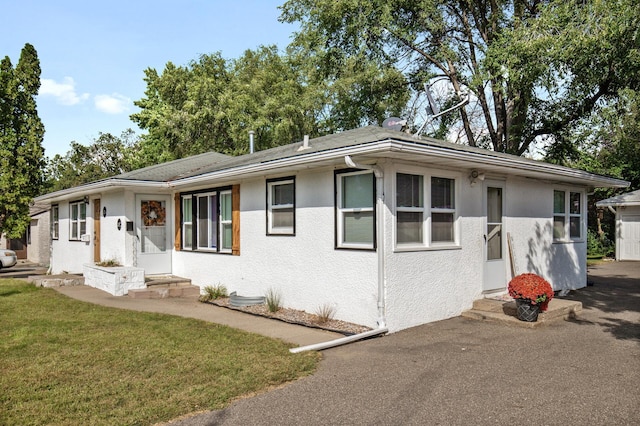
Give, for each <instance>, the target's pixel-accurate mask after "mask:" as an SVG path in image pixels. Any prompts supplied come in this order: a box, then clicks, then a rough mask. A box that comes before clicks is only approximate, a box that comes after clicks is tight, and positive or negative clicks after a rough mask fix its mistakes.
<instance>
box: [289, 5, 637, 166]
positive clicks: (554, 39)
mask: <svg viewBox="0 0 640 426" xmlns="http://www.w3.org/2000/svg"><path fill="white" fill-rule="evenodd" d="M281 9H282V15H281V20H282V21H284V22H297V23H299V24H300V26H301V29H300V31H299V32H298V33H297V34H296V35H295V38H294V42H293V45H292V46H291V51H294V52H296V53H297V54H299V55H301V56H304V57H306V58H308V60H309V61H310V62H311V63H312V64H313V66H314V67H316V68H317V69H318V70H320V72H321V74H322V76H324V77H326V78H328V79H339V78H340V77H341V76H342V75H343V73H344V72H345V70H346V69H347V64H348V63H349V61H350V60H351V59H353V58H356V59H358V60H359V61H362V62H364V63H375V64H377V65H378V66H379V67H380V68H381V69H389V68H393V69H396V70H398V71H400V72H401V73H402V76H403V77H404V79H405V81H404V84H405V85H406V86H407V88H411V90H412V94H413V99H412V101H411V102H410V103H408V104H407V105H406V110H405V116H407V117H409V118H410V119H411V121H412V122H413V124H414V127H416V128H417V127H419V125H420V124H421V122H422V121H424V120H429V118H428V117H426V116H425V114H424V109H423V108H422V103H421V102H419V101H417V100H416V99H417V98H420V97H421V96H423V95H421V94H420V91H421V90H422V88H423V83H428V82H430V81H433V79H434V78H436V77H443V78H445V79H446V80H447V81H448V88H449V90H448V93H446V94H444V95H443V96H441V97H440V101H441V102H446V101H450V99H451V96H452V95H454V96H455V94H456V93H464V92H471V95H472V99H473V102H471V103H470V104H469V105H468V106H467V107H465V108H461V109H460V110H459V111H458V112H457V113H456V114H457V115H458V120H457V122H456V123H455V125H454V126H453V127H452V128H450V129H449V135H453V134H455V132H456V131H459V133H460V134H461V135H462V138H461V139H462V141H464V142H466V143H468V144H469V145H472V146H487V147H491V148H492V149H494V150H496V151H502V152H510V153H514V154H518V155H522V154H524V153H525V152H527V150H528V149H529V147H530V145H531V144H532V143H533V142H534V140H536V138H538V137H547V138H548V140H549V141H551V142H553V141H554V140H555V138H557V137H560V136H561V135H562V133H563V132H566V131H567V129H570V128H571V127H572V126H574V125H576V124H577V123H578V122H579V121H580V120H581V119H582V118H584V117H585V116H588V115H589V114H591V113H593V112H594V111H597V110H598V108H600V107H601V106H602V105H605V104H606V103H608V102H613V101H615V100H616V99H617V97H618V94H619V91H620V90H621V89H622V88H631V89H634V90H637V85H638V82H639V81H640V78H639V70H640V58H639V52H638V44H639V43H640V33H639V32H640V8H638V7H637V5H636V4H635V0H587V1H583V0H553V1H543V0H511V1H509V0H505V1H491V2H489V1H486V0H464V1H449V0H422V1H407V0H370V1H367V2H355V1H341V2H336V1H333V0H289V1H287V2H286V3H285V4H284V5H283V6H282V7H281ZM399 90H400V89H399Z"/></svg>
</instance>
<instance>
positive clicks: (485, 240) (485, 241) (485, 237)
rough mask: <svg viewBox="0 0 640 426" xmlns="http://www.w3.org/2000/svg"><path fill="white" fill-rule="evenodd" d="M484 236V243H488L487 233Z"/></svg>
mask: <svg viewBox="0 0 640 426" xmlns="http://www.w3.org/2000/svg"><path fill="white" fill-rule="evenodd" d="M482 238H484V243H485V244H487V234H484V235H483V236H482Z"/></svg>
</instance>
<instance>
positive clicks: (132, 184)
mask: <svg viewBox="0 0 640 426" xmlns="http://www.w3.org/2000/svg"><path fill="white" fill-rule="evenodd" d="M112 188H149V189H169V184H168V183H166V182H155V181H146V180H128V179H106V180H101V181H98V182H92V183H88V184H86V185H81V186H75V187H73V188H67V189H61V190H60V191H56V192H51V193H49V194H44V195H40V196H39V197H36V198H34V200H33V201H34V202H40V203H51V202H55V201H60V200H66V199H70V198H75V197H84V196H85V195H91V194H95V193H96V192H100V191H104V190H105V189H112Z"/></svg>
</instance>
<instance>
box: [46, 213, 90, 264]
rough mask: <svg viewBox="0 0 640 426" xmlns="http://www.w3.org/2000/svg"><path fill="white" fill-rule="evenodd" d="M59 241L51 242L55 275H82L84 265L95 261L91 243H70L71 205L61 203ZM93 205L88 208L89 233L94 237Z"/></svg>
mask: <svg viewBox="0 0 640 426" xmlns="http://www.w3.org/2000/svg"><path fill="white" fill-rule="evenodd" d="M58 207H59V218H58V219H59V222H58V224H59V225H58V226H59V228H58V235H59V237H58V239H56V240H53V241H51V245H52V256H51V272H52V273H53V274H62V273H71V274H81V273H82V265H83V264H85V263H89V262H92V261H93V247H92V245H91V242H85V241H69V232H70V229H69V203H68V202H66V201H65V202H60V203H58ZM90 209H91V204H89V205H88V206H87V233H88V234H90V235H92V232H93V223H92V222H93V220H92V219H91V210H90Z"/></svg>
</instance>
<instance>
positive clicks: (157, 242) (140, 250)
mask: <svg viewBox="0 0 640 426" xmlns="http://www.w3.org/2000/svg"><path fill="white" fill-rule="evenodd" d="M172 211H173V210H172V203H171V197H170V196H169V195H157V194H156V195H151V194H136V246H137V248H136V258H137V262H136V264H137V266H138V267H139V268H143V269H144V272H145V274H147V275H149V274H170V273H171V253H172V250H173V246H172V244H171V235H172V222H173V221H172V218H173V214H172Z"/></svg>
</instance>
